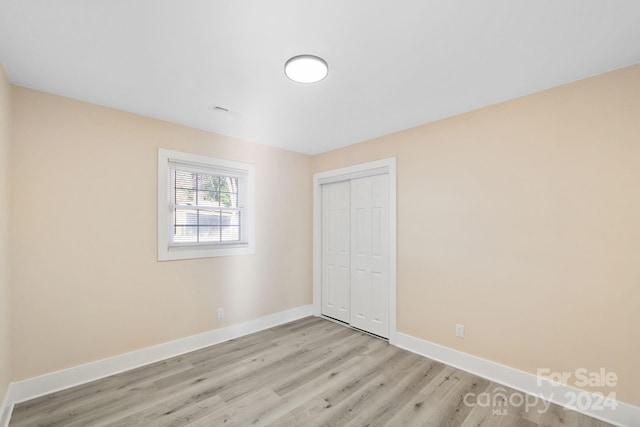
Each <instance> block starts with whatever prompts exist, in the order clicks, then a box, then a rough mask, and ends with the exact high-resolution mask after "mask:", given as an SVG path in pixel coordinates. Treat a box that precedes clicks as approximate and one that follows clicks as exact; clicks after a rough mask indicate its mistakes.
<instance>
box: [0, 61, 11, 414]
mask: <svg viewBox="0 0 640 427" xmlns="http://www.w3.org/2000/svg"><path fill="white" fill-rule="evenodd" d="M11 92H12V87H11V83H10V82H9V78H8V77H7V74H6V72H5V70H4V67H3V65H2V63H1V62H0V402H2V405H1V406H0V423H1V422H3V421H4V419H6V418H7V417H8V415H7V414H8V413H9V411H10V408H8V407H6V406H7V397H8V388H9V381H10V379H11V322H10V312H9V310H10V304H9V298H10V281H11V271H10V266H11V263H10V246H11V245H10V238H9V236H10V209H11V206H10V201H11V160H10V158H11V127H12V109H13V105H12V96H11Z"/></svg>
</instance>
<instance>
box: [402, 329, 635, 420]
mask: <svg viewBox="0 0 640 427" xmlns="http://www.w3.org/2000/svg"><path fill="white" fill-rule="evenodd" d="M396 345H397V346H398V347H400V348H403V349H405V350H409V351H411V352H413V353H417V354H419V355H421V356H425V357H427V358H429V359H433V360H436V361H438V362H442V363H444V364H447V365H449V366H452V367H454V368H458V369H461V370H463V371H466V372H470V373H472V374H475V375H477V376H479V377H482V378H486V379H488V380H491V381H493V382H496V383H498V384H502V385H505V386H507V387H510V388H512V389H515V390H517V391H520V392H523V393H526V394H530V395H533V396H543V397H544V399H545V400H550V401H551V402H553V403H555V404H558V405H560V406H563V407H565V408H568V409H572V410H574V411H577V412H580V413H583V414H585V415H588V416H590V417H593V418H597V419H599V420H602V421H605V422H608V423H610V424H614V425H617V426H621V427H632V426H640V408H639V407H637V406H633V405H629V404H627V403H623V402H620V401H616V402H614V403H615V409H612V408H610V407H604V408H597V409H590V408H587V409H584V408H577V407H575V406H571V405H570V403H571V400H574V401H575V399H571V396H580V395H581V394H585V393H588V394H589V396H588V399H587V400H588V401H589V402H597V401H598V400H594V399H600V398H599V397H598V396H596V395H594V394H592V393H590V392H587V391H584V390H580V389H578V388H575V387H571V386H566V385H563V384H559V383H554V382H551V381H549V380H548V379H546V378H541V377H537V376H536V375H533V374H530V373H527V372H524V371H520V370H518V369H514V368H510V367H508V366H504V365H501V364H499V363H496V362H491V361H489V360H486V359H482V358H480V357H477V356H472V355H470V354H467V353H463V352H460V351H457V350H453V349H450V348H448V347H443V346H441V345H438V344H434V343H431V342H429V341H425V340H422V339H420V338H416V337H413V336H411V335H407V334H402V333H398V336H397V341H396Z"/></svg>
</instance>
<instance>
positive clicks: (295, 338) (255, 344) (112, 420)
mask: <svg viewBox="0 0 640 427" xmlns="http://www.w3.org/2000/svg"><path fill="white" fill-rule="evenodd" d="M469 393H472V394H471V395H469V396H471V398H470V397H467V399H466V400H465V396H467V395H468V394H469ZM501 393H503V394H504V395H505V396H507V397H510V396H511V394H512V393H517V392H515V391H513V390H509V389H507V388H505V387H502V386H500V385H498V384H495V383H492V382H490V381H488V380H485V379H482V378H479V377H477V376H474V375H471V374H469V373H467V372H464V371H460V370H458V369H454V368H452V367H450V366H447V365H444V364H442V363H438V362H434V361H432V360H429V359H426V358H424V357H421V356H418V355H416V354H413V353H410V352H408V351H405V350H402V349H399V348H397V347H394V346H391V345H389V344H388V343H387V342H385V341H382V340H380V339H377V338H374V337H371V336H369V335H367V334H364V333H361V332H359V331H356V330H353V329H350V328H347V327H345V326H342V325H339V324H337V323H334V322H331V321H328V320H325V319H321V318H316V317H307V318H304V319H301V320H298V321H295V322H291V323H287V324H285V325H281V326H278V327H275V328H271V329H268V330H265V331H261V332H258V333H255V334H252V335H248V336H246V337H242V338H238V339H235V340H231V341H228V342H225V343H222V344H218V345H214V346H211V347H207V348H204V349H202V350H198V351H194V352H191V353H188V354H185V355H182V356H178V357H175V358H172V359H168V360H165V361H162V362H158V363H154V364H152V365H148V366H144V367H141V368H138V369H134V370H131V371H127V372H124V373H121V374H117V375H113V376H110V377H107V378H104V379H101V380H97V381H93V382H91V383H87V384H84V385H80V386H77V387H73V388H70V389H67V390H63V391H60V392H57V393H53V394H50V395H47V396H43V397H40V398H37V399H33V400H30V401H27V402H24V403H20V404H18V405H16V406H15V408H14V411H13V415H12V418H11V422H10V427H23V426H29V427H31V426H83V427H84V426H153V427H155V426H191V427H196V426H206V427H211V426H304V427H306V426H393V427H396V426H433V427H441V426H491V427H498V426H524V427H528V426H562V427H566V426H591V427H596V426H606V425H608V424H606V423H602V422H600V421H597V420H594V419H592V418H589V417H586V416H584V415H581V414H578V413H576V412H573V411H569V410H565V409H562V408H560V407H558V406H556V405H550V406H549V407H548V410H547V411H542V409H544V404H543V403H542V402H538V405H537V406H536V407H533V408H528V410H527V408H526V407H525V406H524V405H516V406H514V405H510V404H509V403H508V402H505V401H501V400H500V399H497V400H496V399H494V400H496V404H495V405H489V406H487V405H478V404H475V405H474V403H476V402H478V400H477V399H475V398H473V397H474V396H475V397H478V396H479V395H480V396H485V397H486V396H491V397H492V398H494V397H498V396H500V394H501ZM465 401H466V403H468V404H466V403H465ZM480 401H481V400H480ZM512 401H514V402H518V401H519V400H518V399H515V400H512Z"/></svg>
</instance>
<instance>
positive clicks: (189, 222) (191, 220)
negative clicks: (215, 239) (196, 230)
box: [174, 209, 198, 226]
mask: <svg viewBox="0 0 640 427" xmlns="http://www.w3.org/2000/svg"><path fill="white" fill-rule="evenodd" d="M174 224H175V225H186V226H196V225H198V211H197V210H195V209H176V213H175V219H174Z"/></svg>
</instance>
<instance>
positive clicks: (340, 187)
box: [322, 181, 351, 323]
mask: <svg viewBox="0 0 640 427" xmlns="http://www.w3.org/2000/svg"><path fill="white" fill-rule="evenodd" d="M349 193H350V184H349V181H342V182H336V183H332V184H325V185H323V186H322V314H324V315H325V316H329V317H332V318H334V319H337V320H340V321H343V322H347V323H348V322H349V319H350V316H349V308H350V302H349V297H350V285H349V261H350V244H349V240H350V238H351V234H350V231H349V221H350V215H349V209H350V196H349Z"/></svg>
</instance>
